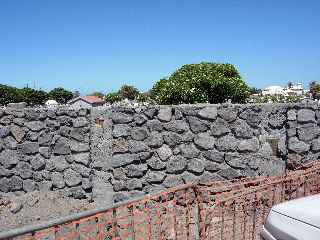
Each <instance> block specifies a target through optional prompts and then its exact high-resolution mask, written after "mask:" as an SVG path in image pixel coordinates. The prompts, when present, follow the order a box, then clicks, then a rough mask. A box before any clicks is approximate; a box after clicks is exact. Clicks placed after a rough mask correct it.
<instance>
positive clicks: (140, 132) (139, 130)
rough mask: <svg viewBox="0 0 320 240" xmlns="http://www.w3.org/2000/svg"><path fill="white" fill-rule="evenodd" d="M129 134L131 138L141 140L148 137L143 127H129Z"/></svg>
mask: <svg viewBox="0 0 320 240" xmlns="http://www.w3.org/2000/svg"><path fill="white" fill-rule="evenodd" d="M130 135H131V137H132V139H134V140H138V141H142V140H144V139H146V138H147V137H148V131H147V129H146V128H143V127H135V128H132V129H131V132H130Z"/></svg>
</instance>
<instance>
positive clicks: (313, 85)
mask: <svg viewBox="0 0 320 240" xmlns="http://www.w3.org/2000/svg"><path fill="white" fill-rule="evenodd" d="M309 86H310V93H311V95H312V98H313V99H320V84H319V83H318V82H317V81H311V82H310V83H309Z"/></svg>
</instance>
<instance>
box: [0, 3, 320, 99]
mask: <svg viewBox="0 0 320 240" xmlns="http://www.w3.org/2000/svg"><path fill="white" fill-rule="evenodd" d="M319 13H320V1H319V0H306V1H302V0H241V1H240V0H223V1H221V0H220V1H217V0H198V1H196V0H180V1H178V0H161V1H152V0H136V1H132V0H127V1H122V0H116V1H111V0H110V1H108V0H91V1H90V0H0V83H5V84H10V85H13V86H17V87H23V86H25V85H26V84H29V86H33V81H36V83H37V87H38V86H40V87H42V88H43V89H46V90H48V89H51V88H53V87H56V86H63V87H65V88H68V89H70V90H80V91H81V92H82V93H89V92H91V91H93V90H99V91H104V92H108V91H112V90H117V89H118V88H119V87H120V86H121V85H122V84H124V83H127V84H132V85H135V86H137V87H138V88H139V89H140V90H147V89H149V88H151V87H152V85H153V84H154V83H155V81H157V80H158V79H160V78H162V77H165V76H168V75H169V74H170V73H172V72H173V71H174V70H175V69H177V68H178V67H179V66H181V65H183V64H187V63H197V62H200V61H215V62H229V63H232V64H235V65H236V66H237V67H238V69H239V70H240V72H241V75H242V76H243V78H244V79H245V80H246V81H247V83H248V84H249V85H251V86H256V87H259V88H263V87H265V86H267V85H270V84H273V85H274V84H277V85H285V84H286V83H287V82H288V81H299V82H303V83H304V85H305V86H306V85H307V84H308V82H309V81H310V80H320V61H319V60H320V47H319V46H320V14H319Z"/></svg>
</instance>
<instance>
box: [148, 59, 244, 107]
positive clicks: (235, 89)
mask: <svg viewBox="0 0 320 240" xmlns="http://www.w3.org/2000/svg"><path fill="white" fill-rule="evenodd" d="M249 94H250V92H249V88H248V86H247V85H246V83H245V82H244V81H243V80H242V78H241V76H240V74H239V72H238V71H237V69H236V68H235V67H234V66H233V65H231V64H219V63H209V62H202V63H199V64H188V65H184V66H182V67H181V68H180V69H178V70H177V71H176V72H174V73H173V74H172V75H171V76H170V77H169V78H168V79H160V80H159V81H158V82H157V83H156V84H155V85H154V86H153V88H152V90H151V95H152V98H153V99H155V101H156V102H158V103H160V104H180V103H200V102H209V103H222V102H225V101H227V100H228V99H231V101H232V102H234V103H244V102H245V101H246V99H247V98H248V96H249Z"/></svg>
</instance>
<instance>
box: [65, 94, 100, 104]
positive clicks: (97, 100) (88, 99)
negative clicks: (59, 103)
mask: <svg viewBox="0 0 320 240" xmlns="http://www.w3.org/2000/svg"><path fill="white" fill-rule="evenodd" d="M78 100H82V101H85V102H87V103H90V104H94V103H104V100H103V99H101V98H99V97H97V96H80V97H77V98H74V99H72V100H70V101H69V102H68V103H69V104H71V103H74V102H76V101H78Z"/></svg>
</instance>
